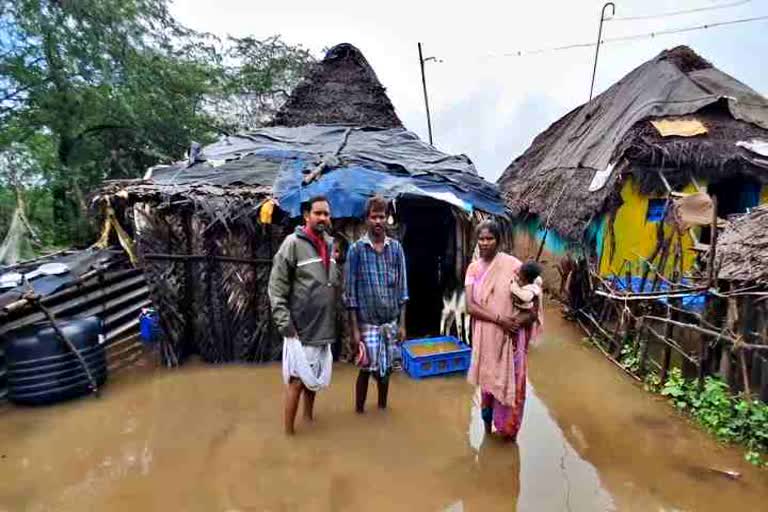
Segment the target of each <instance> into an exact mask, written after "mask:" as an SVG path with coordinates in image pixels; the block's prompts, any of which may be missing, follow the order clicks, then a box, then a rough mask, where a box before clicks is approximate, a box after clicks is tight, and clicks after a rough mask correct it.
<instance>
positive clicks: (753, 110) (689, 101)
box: [529, 60, 768, 172]
mask: <svg viewBox="0 0 768 512" xmlns="http://www.w3.org/2000/svg"><path fill="white" fill-rule="evenodd" d="M721 99H727V100H728V105H729V109H730V111H731V113H732V114H733V116H734V117H735V118H736V119H740V120H743V121H747V122H751V123H753V124H756V125H758V126H761V127H763V128H766V129H768V100H766V99H765V98H763V97H761V96H760V95H759V94H757V93H756V92H754V91H753V90H752V89H750V88H748V87H747V86H745V85H744V84H741V83H740V82H738V81H736V80H734V79H733V78H732V77H730V76H728V75H726V74H725V73H723V72H722V71H719V70H717V69H715V68H711V69H704V70H699V71H694V72H691V73H689V74H686V73H683V72H682V71H681V70H680V69H678V67H677V66H675V65H673V64H672V63H670V62H668V61H665V60H661V61H659V60H654V61H650V62H647V63H645V64H643V65H642V66H640V67H639V68H637V69H635V70H634V71H632V72H631V73H630V74H629V75H627V76H626V77H625V78H624V79H623V80H621V81H620V82H618V83H617V84H616V85H615V86H613V87H611V88H610V89H608V90H607V91H606V92H605V93H603V94H602V95H600V96H599V97H598V98H596V99H595V100H593V101H592V102H590V103H588V104H587V105H585V106H583V107H581V108H580V110H579V111H578V112H576V113H575V115H573V117H572V118H571V120H570V122H569V123H568V125H567V126H565V127H563V128H562V131H561V132H560V133H559V137H558V138H557V140H556V141H554V142H553V143H552V144H551V145H550V146H549V148H548V151H547V154H546V155H545V156H544V158H543V159H542V160H541V162H540V163H539V166H538V167H541V168H545V169H558V168H559V169H568V168H572V169H575V168H589V169H594V170H601V169H605V168H607V167H608V164H609V163H610V161H611V158H612V157H613V153H614V151H615V149H616V147H617V146H618V144H619V143H620V142H621V141H622V139H623V138H624V136H625V135H626V134H627V132H628V131H629V130H630V128H632V126H634V125H635V123H637V122H638V121H641V120H643V119H646V118H649V117H662V116H682V115H687V114H691V113H693V112H696V111H697V110H699V109H701V108H703V107H706V106H707V105H711V104H713V103H715V102H717V101H719V100H721ZM529 172H530V170H529ZM534 172H535V171H534Z"/></svg>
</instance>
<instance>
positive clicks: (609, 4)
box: [589, 2, 616, 101]
mask: <svg viewBox="0 0 768 512" xmlns="http://www.w3.org/2000/svg"><path fill="white" fill-rule="evenodd" d="M607 7H610V8H611V16H614V15H615V14H616V5H615V4H614V3H613V2H606V3H605V4H603V10H602V11H601V12H600V28H598V29H597V46H595V65H594V67H593V68H592V85H590V86H589V101H592V94H593V93H594V91H595V75H596V74H597V56H598V55H600V40H601V39H602V37H603V22H604V21H605V9H606V8H607Z"/></svg>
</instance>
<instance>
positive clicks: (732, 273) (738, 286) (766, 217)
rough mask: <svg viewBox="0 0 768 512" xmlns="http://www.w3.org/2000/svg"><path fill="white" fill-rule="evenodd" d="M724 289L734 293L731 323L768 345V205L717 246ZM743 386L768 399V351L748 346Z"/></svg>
mask: <svg viewBox="0 0 768 512" xmlns="http://www.w3.org/2000/svg"><path fill="white" fill-rule="evenodd" d="M716 261H717V268H718V271H717V278H718V280H719V281H720V288H721V289H722V290H727V291H729V292H730V293H729V294H728V295H729V298H728V301H727V305H728V308H727V313H726V319H727V325H728V326H729V327H730V328H731V329H732V330H733V331H734V332H736V333H738V334H739V335H740V336H742V338H743V339H744V340H745V341H746V342H747V343H751V344H753V345H768V302H766V300H765V299H766V296H768V205H763V206H760V207H758V208H756V209H754V210H753V211H752V212H750V213H748V214H746V215H743V216H741V217H739V218H737V219H734V220H733V221H732V222H730V223H729V225H728V227H727V228H725V230H724V231H723V233H722V235H721V236H720V238H719V240H718V242H717V248H716ZM744 365H745V369H744V371H745V374H746V375H745V376H744V379H745V381H746V382H747V383H748V384H746V385H745V386H743V387H747V386H749V387H751V389H753V390H756V391H757V393H758V394H759V396H760V397H761V398H762V400H764V401H766V402H768V350H754V349H753V350H749V349H744Z"/></svg>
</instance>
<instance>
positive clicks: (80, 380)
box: [5, 316, 107, 405]
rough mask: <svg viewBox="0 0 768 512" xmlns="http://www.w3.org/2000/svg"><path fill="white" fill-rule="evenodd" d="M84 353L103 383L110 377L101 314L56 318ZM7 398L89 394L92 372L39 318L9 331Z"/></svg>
mask: <svg viewBox="0 0 768 512" xmlns="http://www.w3.org/2000/svg"><path fill="white" fill-rule="evenodd" d="M56 323H57V325H58V326H59V327H60V328H61V330H62V331H63V332H64V334H65V335H66V336H67V338H69V340H70V341H71V342H72V344H73V345H74V346H75V348H76V349H77V351H78V352H79V353H80V354H81V355H82V356H83V358H84V359H85V361H86V364H87V365H88V369H89V370H90V372H91V375H93V377H94V379H95V380H96V382H97V384H98V385H99V386H101V385H102V384H103V383H104V382H105V381H106V379H107V360H106V355H105V352H104V345H102V344H101V343H99V341H100V337H101V334H102V322H101V320H100V319H99V318H98V317H95V316H94V317H87V318H77V319H71V320H63V321H57V322H56ZM5 338H6V343H5V358H6V362H7V367H8V398H9V399H10V400H11V401H13V402H15V403H18V404H30V405H38V404H49V403H54V402H59V401H62V400H66V399H69V398H74V397H76V396H81V395H85V394H88V393H89V392H90V391H91V389H90V386H89V381H88V376H87V375H86V373H85V370H84V369H83V367H82V365H81V363H80V361H79V359H78V358H77V357H76V356H75V354H73V353H72V352H71V351H70V350H69V348H68V347H67V345H66V344H65V343H64V341H63V340H61V339H60V338H59V337H58V335H57V334H56V331H55V330H54V329H53V326H51V324H50V322H40V323H36V324H32V325H29V326H26V327H24V328H21V329H18V330H15V331H12V332H10V333H7V334H6V335H5Z"/></svg>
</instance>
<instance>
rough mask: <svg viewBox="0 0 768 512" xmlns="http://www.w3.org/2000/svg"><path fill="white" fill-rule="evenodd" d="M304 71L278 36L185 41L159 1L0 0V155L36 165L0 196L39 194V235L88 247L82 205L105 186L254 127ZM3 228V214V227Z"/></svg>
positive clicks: (2, 175)
mask: <svg viewBox="0 0 768 512" xmlns="http://www.w3.org/2000/svg"><path fill="white" fill-rule="evenodd" d="M310 62H312V57H311V55H310V54H309V52H307V51H306V50H304V49H302V48H301V47H296V46H291V45H289V44H286V43H284V42H283V41H281V40H280V38H279V37H272V38H269V39H266V40H264V41H259V40H256V39H253V38H242V39H234V38H232V39H229V40H227V41H226V42H225V43H222V42H221V41H220V40H219V39H218V38H216V37H214V36H211V35H210V34H202V33H197V32H194V31H192V30H189V29H187V28H185V27H183V26H181V25H180V24H179V23H178V22H177V21H176V20H174V19H173V17H172V16H171V15H170V13H169V11H168V5H167V0H69V1H43V2H41V1H39V0H0V156H2V155H3V154H8V153H11V154H13V155H14V158H15V157H16V156H18V155H24V157H25V159H26V161H28V162H33V163H34V165H31V166H26V167H25V171H24V172H23V173H18V172H16V171H13V175H9V174H8V171H9V169H13V168H14V166H7V165H6V166H0V186H5V187H9V188H11V189H14V190H30V189H31V188H35V187H43V188H45V189H47V191H48V203H47V205H48V207H50V210H51V216H50V219H49V220H48V221H47V223H46V224H44V225H42V226H38V228H39V229H42V230H52V231H53V232H54V234H55V238H56V243H64V244H67V243H80V244H84V243H90V242H92V241H93V239H92V236H93V234H94V233H93V232H92V231H90V230H89V229H88V225H87V223H84V219H85V217H86V213H87V212H86V209H87V202H88V194H89V193H91V192H93V191H94V190H95V189H96V188H97V187H98V186H99V184H100V183H101V182H102V181H103V180H104V179H114V178H133V177H140V176H141V175H142V174H143V173H144V171H145V170H146V169H147V167H149V166H152V165H155V164H157V163H160V162H168V161H173V160H177V159H180V158H181V157H183V156H184V153H185V151H186V150H187V148H188V147H189V145H190V143H191V142H192V141H196V142H200V143H206V142H208V141H211V140H213V139H214V138H215V137H216V136H217V134H220V133H222V132H229V131H233V130H241V129H244V128H253V127H254V126H255V125H256V124H258V123H259V122H263V121H264V120H265V119H266V118H268V116H269V115H270V114H271V113H272V112H274V110H275V109H276V108H277V107H279V105H280V104H281V101H282V100H283V99H284V98H285V97H286V96H287V94H288V92H289V91H290V90H291V89H292V88H293V87H294V86H295V84H296V83H297V82H298V80H299V79H300V77H301V76H302V74H303V71H304V69H305V67H306V65H307V64H308V63H310ZM30 203H31V201H30ZM35 206H42V204H41V203H36V204H35ZM28 207H29V208H28V210H27V215H28V216H29V217H40V216H39V215H37V213H36V212H34V211H31V208H32V207H33V205H32V204H28ZM11 211H12V210H11ZM8 220H9V216H8V214H7V213H6V209H5V208H3V209H2V210H0V226H2V225H4V223H5V224H7V222H8ZM4 233H5V232H4V231H3V232H2V233H0V238H2V235H4Z"/></svg>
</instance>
